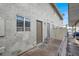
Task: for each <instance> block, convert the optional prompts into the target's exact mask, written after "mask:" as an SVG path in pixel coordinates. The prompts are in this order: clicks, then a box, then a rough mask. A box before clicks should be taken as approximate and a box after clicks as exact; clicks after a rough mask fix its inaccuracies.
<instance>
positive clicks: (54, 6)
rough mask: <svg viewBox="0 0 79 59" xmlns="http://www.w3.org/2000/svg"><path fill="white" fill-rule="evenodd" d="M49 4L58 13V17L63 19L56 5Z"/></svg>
mask: <svg viewBox="0 0 79 59" xmlns="http://www.w3.org/2000/svg"><path fill="white" fill-rule="evenodd" d="M50 5H51V6H52V7H53V8H54V9H55V11H56V12H57V14H58V15H59V17H60V19H61V20H63V17H62V15H61V14H60V12H59V10H58V8H57V7H56V5H55V4H54V3H50Z"/></svg>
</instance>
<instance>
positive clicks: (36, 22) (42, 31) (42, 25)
mask: <svg viewBox="0 0 79 59" xmlns="http://www.w3.org/2000/svg"><path fill="white" fill-rule="evenodd" d="M37 22H41V30H42V31H41V38H42V41H41V42H40V43H42V42H43V21H41V20H36V44H40V43H38V42H37V40H38V39H37Z"/></svg>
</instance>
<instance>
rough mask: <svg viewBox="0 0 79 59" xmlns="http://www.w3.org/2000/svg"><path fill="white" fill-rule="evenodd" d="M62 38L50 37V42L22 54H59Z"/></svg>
mask: <svg viewBox="0 0 79 59" xmlns="http://www.w3.org/2000/svg"><path fill="white" fill-rule="evenodd" d="M60 44H61V40H57V39H50V40H49V42H48V43H47V44H46V43H45V44H43V45H40V46H38V47H35V48H34V49H32V50H30V51H27V52H25V53H24V54H22V56H57V51H58V48H59V46H60Z"/></svg>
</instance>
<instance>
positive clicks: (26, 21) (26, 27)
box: [25, 18, 30, 31]
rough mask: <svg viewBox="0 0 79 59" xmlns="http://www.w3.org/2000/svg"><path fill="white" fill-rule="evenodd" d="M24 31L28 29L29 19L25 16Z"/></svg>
mask: <svg viewBox="0 0 79 59" xmlns="http://www.w3.org/2000/svg"><path fill="white" fill-rule="evenodd" d="M25 31H30V20H29V19H28V18H25Z"/></svg>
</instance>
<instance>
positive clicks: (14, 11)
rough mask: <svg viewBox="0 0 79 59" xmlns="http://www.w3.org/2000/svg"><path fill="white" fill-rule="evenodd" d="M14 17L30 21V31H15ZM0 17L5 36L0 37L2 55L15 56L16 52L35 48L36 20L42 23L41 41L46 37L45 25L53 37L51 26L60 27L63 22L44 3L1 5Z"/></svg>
mask: <svg viewBox="0 0 79 59" xmlns="http://www.w3.org/2000/svg"><path fill="white" fill-rule="evenodd" d="M16 15H20V16H23V17H27V18H29V19H30V22H31V27H30V28H31V31H22V32H21V31H20V32H17V31H16ZM0 17H1V18H2V19H4V28H5V29H4V34H5V35H4V36H0V47H4V53H3V55H16V53H15V52H16V51H19V50H21V52H22V51H25V50H28V49H30V48H32V47H34V46H36V20H40V21H43V41H44V39H45V38H46V37H47V23H50V31H51V33H50V34H51V37H53V36H52V33H53V31H52V30H53V28H52V27H53V26H52V25H54V26H62V22H63V21H62V20H60V18H59V16H58V15H57V13H56V12H55V11H54V9H53V8H52V7H51V6H50V4H44V3H43V4H41V3H38V4H24V3H21V4H19V3H18V4H13V3H11V4H10V3H1V4H0ZM2 26H3V25H2ZM2 32H3V31H2Z"/></svg>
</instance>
